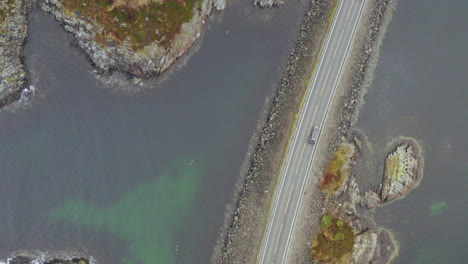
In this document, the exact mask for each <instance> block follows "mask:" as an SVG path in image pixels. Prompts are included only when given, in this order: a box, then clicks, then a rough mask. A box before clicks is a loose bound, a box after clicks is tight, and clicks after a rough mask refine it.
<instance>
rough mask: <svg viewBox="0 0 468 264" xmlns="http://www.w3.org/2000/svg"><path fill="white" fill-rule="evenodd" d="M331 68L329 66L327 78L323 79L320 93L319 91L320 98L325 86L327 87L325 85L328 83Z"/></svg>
mask: <svg viewBox="0 0 468 264" xmlns="http://www.w3.org/2000/svg"><path fill="white" fill-rule="evenodd" d="M331 68H332V66H331V65H330V67H328V72H327V76H326V77H325V81H324V82H323V84H322V91H320V96H322V94H323V90H325V86H327V85H326V84H327V82H328V76H330V71H331Z"/></svg>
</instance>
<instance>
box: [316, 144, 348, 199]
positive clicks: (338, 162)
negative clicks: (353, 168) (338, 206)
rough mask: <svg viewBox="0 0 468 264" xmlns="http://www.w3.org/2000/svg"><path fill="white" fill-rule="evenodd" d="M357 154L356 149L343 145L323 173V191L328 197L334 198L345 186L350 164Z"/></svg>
mask: <svg viewBox="0 0 468 264" xmlns="http://www.w3.org/2000/svg"><path fill="white" fill-rule="evenodd" d="M354 154H355V147H354V146H353V145H351V144H349V143H343V144H342V145H341V146H340V147H339V148H338V150H337V151H336V152H335V154H334V155H333V157H332V158H331V159H330V161H329V162H328V164H327V167H326V168H325V171H324V173H323V177H322V182H321V186H320V188H321V190H322V192H323V193H324V194H325V195H326V196H334V195H335V194H336V192H337V191H338V190H339V189H340V188H341V186H343V183H344V182H346V179H347V178H348V176H349V173H350V163H351V161H352V158H353V156H354Z"/></svg>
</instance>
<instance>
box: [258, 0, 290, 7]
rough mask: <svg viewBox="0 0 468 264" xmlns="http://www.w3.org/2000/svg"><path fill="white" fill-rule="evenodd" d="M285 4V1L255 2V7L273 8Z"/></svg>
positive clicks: (268, 0)
mask: <svg viewBox="0 0 468 264" xmlns="http://www.w3.org/2000/svg"><path fill="white" fill-rule="evenodd" d="M283 4H284V1H283V0H254V5H258V6H259V7H273V6H280V5H283Z"/></svg>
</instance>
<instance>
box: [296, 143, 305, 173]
mask: <svg viewBox="0 0 468 264" xmlns="http://www.w3.org/2000/svg"><path fill="white" fill-rule="evenodd" d="M305 146H306V145H305V144H304V146H303V147H302V151H301V156H300V157H299V162H298V163H297V168H296V175H297V171H298V170H299V167H300V166H299V165H301V160H302V156H303V155H304V150H305Z"/></svg>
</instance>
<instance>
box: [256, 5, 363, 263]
mask: <svg viewBox="0 0 468 264" xmlns="http://www.w3.org/2000/svg"><path fill="white" fill-rule="evenodd" d="M366 1H367V0H340V2H339V4H338V7H337V10H336V13H335V17H334V19H333V22H332V23H333V24H332V26H331V29H330V31H329V33H328V35H327V37H326V40H325V43H324V46H323V48H322V51H321V56H320V61H319V63H318V65H317V67H316V72H315V75H314V77H313V80H312V82H311V83H310V86H309V87H308V89H307V93H306V99H305V100H306V101H305V103H304V106H303V108H302V109H301V110H300V111H301V113H300V116H299V122H298V123H297V126H296V129H295V131H294V132H293V133H294V134H293V138H292V142H291V144H290V147H289V149H288V153H287V155H286V159H285V161H284V162H285V163H284V164H283V171H282V172H281V176H280V180H279V183H278V186H277V189H276V192H275V197H274V200H273V205H272V207H271V212H270V217H269V220H268V224H267V228H266V231H265V234H264V237H263V243H262V247H261V251H260V254H259V256H258V263H259V264H267V263H268V264H272V263H275V264H277V263H280V264H282V263H286V258H287V256H288V251H289V246H290V242H291V236H292V233H293V229H294V226H295V223H296V220H297V215H298V212H299V208H300V205H301V202H302V197H303V194H304V190H305V187H306V183H307V182H308V177H309V176H310V174H311V171H312V164H313V161H314V158H315V152H316V145H317V144H319V143H320V136H319V137H318V141H317V142H316V143H315V144H310V143H309V140H308V139H309V137H310V133H311V131H312V128H313V127H314V126H318V127H319V128H321V127H322V126H323V123H324V122H325V119H326V117H327V113H328V110H329V106H330V102H331V101H332V98H333V95H334V93H335V90H336V87H337V84H338V82H339V80H340V76H341V72H342V69H343V68H344V67H343V66H344V65H345V64H346V59H347V57H348V53H349V51H350V46H351V44H352V40H353V37H354V35H355V32H356V28H357V27H358V24H359V19H360V17H361V16H362V10H363V8H364V5H365V2H366Z"/></svg>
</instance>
